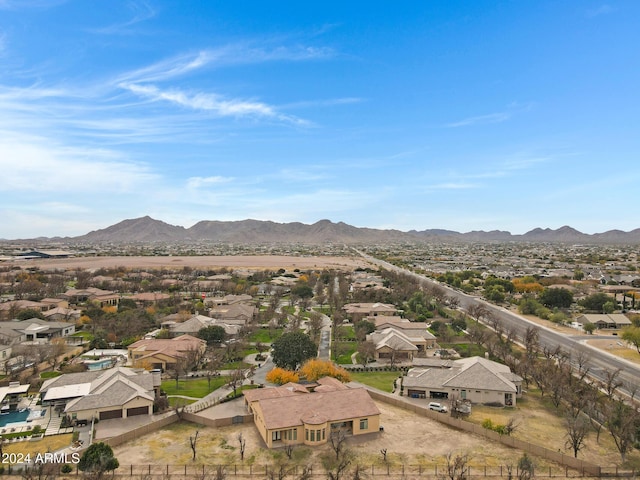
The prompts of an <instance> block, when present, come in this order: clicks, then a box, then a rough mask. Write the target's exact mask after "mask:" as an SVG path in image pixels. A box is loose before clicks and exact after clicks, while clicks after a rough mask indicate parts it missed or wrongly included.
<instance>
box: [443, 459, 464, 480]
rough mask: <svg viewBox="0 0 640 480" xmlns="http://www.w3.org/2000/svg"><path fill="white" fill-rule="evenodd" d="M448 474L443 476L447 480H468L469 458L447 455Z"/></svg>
mask: <svg viewBox="0 0 640 480" xmlns="http://www.w3.org/2000/svg"><path fill="white" fill-rule="evenodd" d="M444 458H445V462H446V472H445V473H444V474H442V478H444V479H447V480H466V478H467V475H468V474H469V456H468V455H466V454H465V455H461V454H458V455H455V456H454V455H453V453H451V452H449V453H447V455H445V457H444Z"/></svg>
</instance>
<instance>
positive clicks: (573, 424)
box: [565, 415, 589, 458]
mask: <svg viewBox="0 0 640 480" xmlns="http://www.w3.org/2000/svg"><path fill="white" fill-rule="evenodd" d="M565 429H566V437H567V439H566V442H565V448H570V449H571V450H572V451H573V456H574V457H575V458H578V452H579V451H580V450H582V448H583V447H584V446H585V444H584V441H585V439H586V437H587V433H589V421H588V420H587V419H585V418H584V417H583V416H578V417H573V416H571V415H567V418H566V419H565Z"/></svg>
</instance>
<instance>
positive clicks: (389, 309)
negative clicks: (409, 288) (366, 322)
mask: <svg viewBox="0 0 640 480" xmlns="http://www.w3.org/2000/svg"><path fill="white" fill-rule="evenodd" d="M343 309H344V311H345V313H346V314H347V317H348V318H349V319H350V320H351V321H352V322H354V323H355V322H357V321H358V320H361V319H363V318H365V317H377V316H379V315H395V314H396V313H397V312H398V310H397V309H396V307H395V306H393V305H390V304H387V303H377V302H376V303H347V304H346V305H345V306H344V307H343Z"/></svg>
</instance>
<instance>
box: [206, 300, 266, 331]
mask: <svg viewBox="0 0 640 480" xmlns="http://www.w3.org/2000/svg"><path fill="white" fill-rule="evenodd" d="M257 311H258V310H257V308H256V307H255V306H253V305H247V304H246V303H232V304H228V305H218V306H216V307H214V308H212V309H211V310H210V311H209V314H210V315H211V316H212V317H213V318H215V319H217V320H220V321H221V322H222V323H225V324H227V325H240V326H243V325H247V324H248V323H251V321H252V320H253V319H254V317H255V316H256V314H257Z"/></svg>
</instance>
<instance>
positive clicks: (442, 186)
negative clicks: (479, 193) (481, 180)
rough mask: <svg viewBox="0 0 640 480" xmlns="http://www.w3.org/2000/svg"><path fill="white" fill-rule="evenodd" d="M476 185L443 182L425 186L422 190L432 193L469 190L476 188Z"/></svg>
mask: <svg viewBox="0 0 640 480" xmlns="http://www.w3.org/2000/svg"><path fill="white" fill-rule="evenodd" d="M478 186H479V185H478V184H474V183H468V182H444V183H434V184H432V185H426V186H425V187H424V190H426V191H432V190H469V189H472V188H478Z"/></svg>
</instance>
